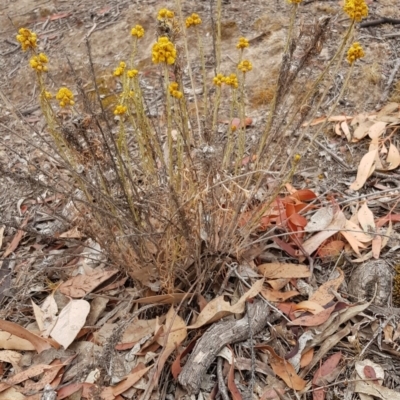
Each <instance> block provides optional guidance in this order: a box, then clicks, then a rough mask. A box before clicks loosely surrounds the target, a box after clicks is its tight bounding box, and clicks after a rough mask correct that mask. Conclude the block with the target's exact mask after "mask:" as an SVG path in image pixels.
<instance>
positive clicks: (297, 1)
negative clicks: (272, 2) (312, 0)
mask: <svg viewBox="0 0 400 400" xmlns="http://www.w3.org/2000/svg"><path fill="white" fill-rule="evenodd" d="M302 1H303V0H289V3H292V4H300V3H301V2H302Z"/></svg>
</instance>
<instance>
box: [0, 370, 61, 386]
mask: <svg viewBox="0 0 400 400" xmlns="http://www.w3.org/2000/svg"><path fill="white" fill-rule="evenodd" d="M53 368H54V367H53V366H51V365H47V364H37V365H33V366H32V367H30V368H28V369H26V370H25V371H21V372H19V373H18V374H15V375H13V376H12V377H11V378H8V379H7V380H6V381H4V382H2V383H0V392H2V391H4V390H6V389H8V388H9V387H11V386H13V385H18V384H19V383H21V382H24V381H26V380H27V379H31V378H33V377H35V376H38V375H40V374H42V373H43V372H46V371H49V370H51V369H53Z"/></svg>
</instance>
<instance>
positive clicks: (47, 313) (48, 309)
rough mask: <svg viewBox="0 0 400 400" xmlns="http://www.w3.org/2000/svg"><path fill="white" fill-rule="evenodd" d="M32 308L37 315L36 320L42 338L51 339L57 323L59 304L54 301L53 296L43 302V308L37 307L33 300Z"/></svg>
mask: <svg viewBox="0 0 400 400" xmlns="http://www.w3.org/2000/svg"><path fill="white" fill-rule="evenodd" d="M31 301H32V307H33V312H34V314H35V319H36V322H37V324H38V327H39V329H40V333H41V336H42V337H49V335H50V332H51V330H52V329H53V328H54V325H55V324H56V322H57V317H56V315H57V312H58V307H57V303H56V301H55V300H54V296H53V295H52V294H51V295H50V296H48V297H47V298H46V299H45V301H44V302H43V304H42V306H41V307H39V306H38V305H36V304H35V303H34V302H33V300H31Z"/></svg>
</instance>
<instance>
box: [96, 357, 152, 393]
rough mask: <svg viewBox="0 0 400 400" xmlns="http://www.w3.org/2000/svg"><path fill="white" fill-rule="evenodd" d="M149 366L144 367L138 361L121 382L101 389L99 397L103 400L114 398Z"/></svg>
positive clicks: (129, 386) (140, 376) (137, 379)
mask: <svg viewBox="0 0 400 400" xmlns="http://www.w3.org/2000/svg"><path fill="white" fill-rule="evenodd" d="M150 368H151V367H147V368H146V367H145V365H144V364H143V363H139V364H138V365H137V366H136V367H135V368H134V369H133V370H132V372H131V373H130V374H129V375H127V376H126V377H125V378H124V379H123V380H122V381H121V382H119V383H117V384H116V385H115V386H109V387H106V388H104V389H103V390H102V392H101V394H100V397H101V398H102V399H103V400H114V399H115V398H116V397H117V396H118V395H120V394H121V393H124V392H125V391H127V390H128V389H130V388H131V387H132V386H133V385H134V384H135V383H136V382H138V381H139V379H141V378H142V376H144V375H145V373H146V372H147V371H148V370H149V369H150Z"/></svg>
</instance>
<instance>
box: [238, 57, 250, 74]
mask: <svg viewBox="0 0 400 400" xmlns="http://www.w3.org/2000/svg"><path fill="white" fill-rule="evenodd" d="M252 69H253V65H252V64H251V62H250V61H249V60H243V61H240V63H239V64H238V70H239V71H242V72H243V73H246V72H248V71H251V70H252Z"/></svg>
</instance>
